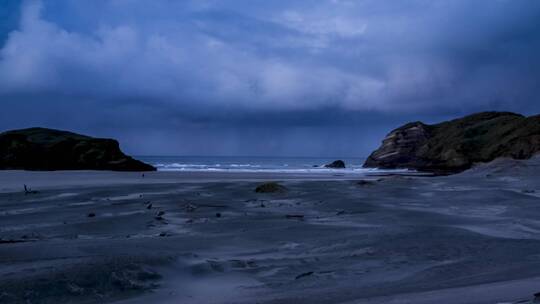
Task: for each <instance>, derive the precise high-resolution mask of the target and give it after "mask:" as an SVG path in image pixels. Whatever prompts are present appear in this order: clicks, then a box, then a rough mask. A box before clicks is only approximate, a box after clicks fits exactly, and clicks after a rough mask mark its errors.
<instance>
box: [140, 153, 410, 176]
mask: <svg viewBox="0 0 540 304" xmlns="http://www.w3.org/2000/svg"><path fill="white" fill-rule="evenodd" d="M135 158H137V159H139V160H141V161H144V162H146V163H148V164H151V165H153V166H155V167H156V168H157V169H158V171H185V172H197V171H215V172H271V173H322V174H324V173H336V172H339V173H358V174H365V173H376V172H389V171H391V172H393V171H399V172H403V171H404V170H380V169H372V168H369V169H367V168H362V164H363V163H364V161H365V158H360V157H358V158H327V157H323V158H318V157H260V156H136V157H135ZM337 159H341V160H343V161H344V162H345V164H346V167H347V168H346V169H329V168H325V167H324V165H325V164H329V163H331V162H333V161H334V160H337ZM405 171H406V170H405Z"/></svg>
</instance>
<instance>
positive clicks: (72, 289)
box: [67, 282, 84, 294]
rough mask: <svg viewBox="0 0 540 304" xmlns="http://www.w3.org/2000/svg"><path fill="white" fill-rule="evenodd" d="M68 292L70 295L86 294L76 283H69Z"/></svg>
mask: <svg viewBox="0 0 540 304" xmlns="http://www.w3.org/2000/svg"><path fill="white" fill-rule="evenodd" d="M67 290H68V291H69V293H72V294H83V293H84V288H82V287H80V286H78V285H77V284H75V283H72V282H71V283H68V284H67Z"/></svg>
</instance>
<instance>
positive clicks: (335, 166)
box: [324, 160, 345, 169]
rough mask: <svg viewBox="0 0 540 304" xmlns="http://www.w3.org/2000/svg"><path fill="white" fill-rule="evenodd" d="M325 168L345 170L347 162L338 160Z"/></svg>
mask: <svg viewBox="0 0 540 304" xmlns="http://www.w3.org/2000/svg"><path fill="white" fill-rule="evenodd" d="M324 167H325V168H332V169H345V162H344V161H342V160H336V161H334V162H332V163H331V164H327V165H324Z"/></svg>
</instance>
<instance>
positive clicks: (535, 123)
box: [364, 112, 540, 173]
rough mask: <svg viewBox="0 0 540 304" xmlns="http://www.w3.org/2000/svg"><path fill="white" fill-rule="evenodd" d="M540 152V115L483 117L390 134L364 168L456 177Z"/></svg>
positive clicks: (412, 125) (405, 128)
mask: <svg viewBox="0 0 540 304" xmlns="http://www.w3.org/2000/svg"><path fill="white" fill-rule="evenodd" d="M538 152H540V115H538V116H531V117H525V116H522V115H519V114H514V113H508V112H483V113H478V114H473V115H470V116H466V117H464V118H460V119H456V120H452V121H447V122H443V123H439V124H435V125H427V124H424V123H422V122H413V123H408V124H406V125H404V126H402V127H400V128H397V129H395V130H393V131H392V132H390V133H389V134H388V135H387V136H386V138H385V139H384V140H383V143H382V145H381V147H379V149H377V150H376V151H375V152H373V153H372V154H371V155H370V156H369V158H368V159H367V160H366V162H365V164H364V166H365V167H372V168H373V167H378V168H385V169H396V168H409V169H416V170H420V171H431V172H436V173H457V172H460V171H463V170H466V169H468V168H470V167H471V166H472V165H473V164H475V163H481V162H490V161H492V160H494V159H496V158H499V157H510V158H514V159H527V158H530V157H532V156H533V155H534V154H536V153H538Z"/></svg>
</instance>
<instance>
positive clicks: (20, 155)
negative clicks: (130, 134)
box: [0, 128, 156, 171]
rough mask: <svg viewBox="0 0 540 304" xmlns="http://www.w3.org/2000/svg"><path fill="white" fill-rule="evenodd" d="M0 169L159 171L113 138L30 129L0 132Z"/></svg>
mask: <svg viewBox="0 0 540 304" xmlns="http://www.w3.org/2000/svg"><path fill="white" fill-rule="evenodd" d="M0 169H1V170H9V169H13V170H15V169H22V170H113V171H155V170H156V169H155V168H154V167H152V166H150V165H148V164H145V163H143V162H141V161H138V160H135V159H133V158H131V157H129V156H127V155H125V154H124V153H122V151H121V150H120V147H119V144H118V142H117V141H116V140H113V139H101V138H92V137H89V136H84V135H79V134H75V133H71V132H66V131H59V130H52V129H45V128H30V129H24V130H14V131H8V132H4V133H0Z"/></svg>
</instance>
